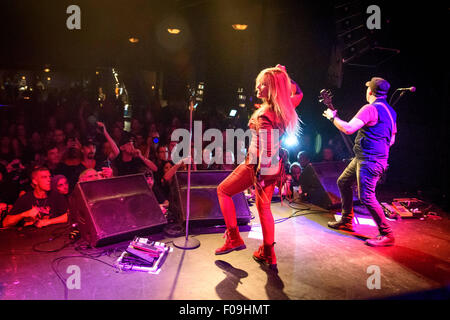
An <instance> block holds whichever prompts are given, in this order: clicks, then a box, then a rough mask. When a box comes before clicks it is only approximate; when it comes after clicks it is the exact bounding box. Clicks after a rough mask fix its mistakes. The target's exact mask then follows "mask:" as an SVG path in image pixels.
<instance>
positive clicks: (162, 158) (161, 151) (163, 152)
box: [155, 144, 169, 168]
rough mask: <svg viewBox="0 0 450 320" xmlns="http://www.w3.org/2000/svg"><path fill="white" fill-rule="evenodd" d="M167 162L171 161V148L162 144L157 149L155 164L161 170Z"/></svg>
mask: <svg viewBox="0 0 450 320" xmlns="http://www.w3.org/2000/svg"><path fill="white" fill-rule="evenodd" d="M166 161H169V148H168V147H167V146H166V145H165V144H161V145H159V146H158V147H157V149H156V160H155V164H156V166H157V167H158V168H159V167H161V165H162V164H164V163H165V162H166Z"/></svg>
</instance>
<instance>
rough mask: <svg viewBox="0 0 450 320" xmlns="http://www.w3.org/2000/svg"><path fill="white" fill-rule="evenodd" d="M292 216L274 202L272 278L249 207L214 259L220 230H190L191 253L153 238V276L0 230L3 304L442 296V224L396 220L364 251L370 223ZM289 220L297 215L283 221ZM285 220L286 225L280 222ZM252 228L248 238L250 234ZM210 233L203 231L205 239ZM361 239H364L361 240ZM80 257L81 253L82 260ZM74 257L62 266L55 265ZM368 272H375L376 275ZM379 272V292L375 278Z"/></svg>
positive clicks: (315, 214)
mask: <svg viewBox="0 0 450 320" xmlns="http://www.w3.org/2000/svg"><path fill="white" fill-rule="evenodd" d="M293 206H296V207H298V208H301V209H305V210H301V211H298V212H297V210H295V209H293V208H291V207H290V206H288V203H287V202H284V205H283V206H281V204H280V203H279V202H278V203H272V212H273V215H274V218H275V219H277V220H276V221H277V224H276V225H275V233H276V235H275V236H276V247H275V248H276V253H277V258H278V269H279V273H278V275H275V274H273V273H272V272H271V271H268V270H267V269H266V268H264V267H261V266H260V265H259V264H258V263H257V262H255V261H254V260H253V259H252V253H253V251H254V250H255V249H256V248H257V247H258V246H259V244H260V243H261V237H262V235H261V231H260V228H259V227H258V223H259V219H258V217H257V211H256V208H255V206H251V211H252V213H253V214H254V215H255V218H254V219H252V220H251V222H250V225H251V229H250V228H243V227H241V228H242V229H243V230H244V229H245V230H246V231H243V232H242V237H243V239H244V240H245V242H246V245H247V249H245V250H242V251H237V252H231V253H229V254H226V255H221V256H216V255H214V250H215V249H216V248H218V247H220V246H221V245H222V244H223V242H224V239H223V238H222V235H223V230H224V229H223V228H217V229H216V230H215V231H216V232H215V233H207V232H206V231H202V229H198V228H197V229H191V230H192V233H193V234H194V237H195V238H197V239H198V240H199V241H200V243H201V245H200V247H199V248H197V249H194V250H181V249H178V248H175V247H173V245H172V244H171V243H170V241H171V240H173V239H171V238H167V237H165V236H164V235H163V234H162V233H161V234H153V235H151V237H152V238H153V239H155V240H158V241H162V242H165V243H169V245H170V246H172V247H173V252H171V253H169V255H168V256H167V259H166V260H165V262H164V264H163V265H162V268H161V271H160V273H159V274H148V273H143V272H136V271H134V272H130V271H128V272H124V271H118V270H117V269H115V268H113V267H111V266H109V265H107V264H104V263H102V262H101V261H103V262H106V263H108V264H113V263H114V262H115V260H116V259H117V257H118V255H119V254H120V253H121V252H122V251H123V249H124V248H125V247H126V246H127V245H128V243H129V241H126V242H122V243H118V244H115V245H111V246H108V247H103V248H97V249H95V250H90V251H86V252H89V253H90V254H91V255H92V257H95V254H97V253H100V252H101V251H103V250H106V249H109V251H108V254H106V255H103V256H101V257H98V258H97V259H98V260H94V259H91V258H88V257H80V253H79V252H78V251H76V250H75V246H76V245H78V244H79V243H76V244H75V245H70V246H68V247H66V248H64V249H63V250H61V251H59V252H54V253H41V252H35V251H33V245H35V244H37V243H39V242H42V241H45V240H48V239H49V238H50V237H54V238H55V240H53V241H51V242H49V243H47V244H42V245H39V246H38V247H37V248H38V249H39V250H51V249H55V248H58V247H60V246H61V245H62V244H63V243H64V241H67V240H68V237H67V236H61V237H57V233H58V230H59V231H60V230H61V227H58V226H52V227H49V228H47V229H42V230H37V229H28V230H20V231H17V230H2V231H0V257H1V258H0V298H1V299H2V300H9V299H18V300H22V299H33V300H34V299H44V300H46V299H51V300H63V299H66V298H67V299H69V300H74V299H82V300H85V299H87V300H98V299H106V300H109V299H124V300H129V299H133V300H134V299H137V300H141V299H145V300H185V299H187V300H220V299H224V300H276V299H284V300H288V299H291V300H303V299H326V300H328V299H379V298H382V299H384V298H399V297H416V296H418V297H431V298H441V299H442V298H443V297H446V298H448V285H449V284H450V242H449V240H450V233H449V231H450V223H449V219H448V216H447V215H446V214H443V215H442V219H439V220H438V219H433V220H432V219H425V220H419V219H410V220H406V219H403V220H401V221H393V222H392V226H393V229H394V232H395V236H396V246H394V247H388V248H372V247H369V246H366V245H365V244H364V236H368V237H372V236H375V235H377V229H376V228H375V226H373V225H372V224H373V221H372V220H371V218H370V217H369V216H365V215H361V214H358V215H357V222H358V224H357V225H356V231H357V235H352V234H349V233H345V232H340V231H336V230H332V229H329V228H328V227H327V221H329V220H330V219H334V213H333V212H330V211H327V210H323V209H321V208H318V207H315V206H312V205H309V204H295V205H293ZM294 213H296V214H297V216H295V217H291V218H288V217H290V216H291V215H292V214H294ZM285 218H287V219H285ZM249 229H250V230H249ZM210 231H211V229H209V232H210ZM363 235H364V236H363ZM86 252H85V253H86ZM67 256H75V257H70V258H61V259H60V261H58V260H55V259H56V258H58V257H67ZM52 262H53V267H57V271H58V273H59V274H60V276H61V277H63V278H68V277H69V276H70V275H71V274H72V273H71V272H72V271H71V272H69V273H68V272H67V271H68V267H69V266H73V265H75V266H78V267H79V270H80V285H81V287H80V289H76V288H75V289H65V286H63V281H62V280H61V279H60V278H58V276H57V274H56V273H55V271H54V270H53V269H52ZM374 266H375V267H374ZM378 268H379V270H380V272H381V274H380V278H379V280H380V281H379V289H377V288H374V289H369V288H368V282H369V283H371V284H376V281H374V278H373V277H372V278H370V279H369V277H371V276H374V275H375V274H374V273H373V272H374V270H376V269H378Z"/></svg>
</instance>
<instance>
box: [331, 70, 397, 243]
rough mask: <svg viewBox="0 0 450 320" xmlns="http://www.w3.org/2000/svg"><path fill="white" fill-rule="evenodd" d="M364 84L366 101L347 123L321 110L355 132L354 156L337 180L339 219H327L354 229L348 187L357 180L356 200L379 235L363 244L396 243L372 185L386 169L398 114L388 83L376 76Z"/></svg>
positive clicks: (336, 226) (341, 127) (333, 225)
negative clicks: (389, 99)
mask: <svg viewBox="0 0 450 320" xmlns="http://www.w3.org/2000/svg"><path fill="white" fill-rule="evenodd" d="M366 86H367V91H366V99H367V102H368V103H369V104H366V105H364V106H363V107H362V108H361V109H360V110H359V111H358V113H357V114H356V115H355V116H354V117H353V119H352V120H350V122H346V121H344V120H342V119H339V117H338V116H337V111H336V110H331V109H330V108H328V109H327V110H325V111H324V113H323V116H324V117H326V118H327V119H329V120H330V121H331V122H332V123H333V124H334V125H335V126H336V128H338V129H339V130H340V131H341V132H343V133H345V134H347V135H350V134H353V133H354V132H356V131H358V133H357V136H356V139H355V145H354V147H353V151H354V153H355V157H354V158H353V159H352V161H351V162H350V164H349V165H348V166H347V168H346V169H345V170H344V172H343V173H342V174H341V176H340V177H339V179H338V181H337V184H338V187H339V191H340V193H341V200H342V219H341V220H340V221H338V222H335V221H333V222H331V221H330V222H328V226H329V227H330V228H333V229H340V230H348V231H354V230H353V226H352V220H353V215H354V213H353V195H352V189H351V187H352V185H353V184H354V183H355V182H356V183H357V186H358V196H359V199H360V200H361V202H362V203H363V204H364V205H365V206H366V207H367V209H368V210H369V212H370V213H371V215H372V217H373V219H374V220H375V222H376V223H377V225H378V229H379V232H380V235H379V236H378V237H376V238H374V239H368V240H367V241H366V244H367V245H369V246H374V247H384V246H392V245H393V244H394V242H395V240H394V236H393V232H392V229H391V227H390V226H389V223H388V221H387V219H386V217H385V216H384V212H383V209H382V207H381V205H380V203H379V202H378V200H377V199H376V197H375V187H376V185H377V181H378V180H379V179H380V177H381V175H382V174H383V172H384V171H385V170H386V168H387V163H388V157H389V148H390V146H392V145H393V144H394V141H395V134H396V132H397V127H396V124H395V121H396V117H397V115H396V113H395V111H394V110H393V109H392V108H391V106H389V104H388V103H387V102H386V97H387V93H388V91H389V88H390V84H389V82H387V81H386V80H384V79H382V78H377V77H375V78H372V79H371V80H370V81H368V82H367V83H366Z"/></svg>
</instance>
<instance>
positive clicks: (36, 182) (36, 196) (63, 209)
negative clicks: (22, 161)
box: [3, 167, 68, 228]
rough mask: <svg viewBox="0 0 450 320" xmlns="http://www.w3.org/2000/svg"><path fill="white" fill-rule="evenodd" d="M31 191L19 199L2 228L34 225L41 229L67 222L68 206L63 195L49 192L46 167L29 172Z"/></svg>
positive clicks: (48, 176)
mask: <svg viewBox="0 0 450 320" xmlns="http://www.w3.org/2000/svg"><path fill="white" fill-rule="evenodd" d="M31 181H32V187H33V190H32V191H29V192H27V193H26V194H24V195H23V196H21V197H19V198H18V199H17V201H16V202H15V203H14V205H13V207H12V209H11V210H10V211H9V212H8V214H7V215H6V217H5V219H4V220H3V227H5V228H10V227H14V226H29V225H34V226H35V227H37V228H42V227H45V226H48V225H52V224H58V223H66V222H67V221H68V204H67V200H66V198H65V197H64V196H63V195H60V194H59V193H57V192H52V191H51V174H50V171H49V170H48V168H46V167H35V168H33V170H32V172H31Z"/></svg>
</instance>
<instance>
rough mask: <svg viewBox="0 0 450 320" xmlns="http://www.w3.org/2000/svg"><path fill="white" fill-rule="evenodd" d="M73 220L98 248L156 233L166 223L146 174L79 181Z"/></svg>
mask: <svg viewBox="0 0 450 320" xmlns="http://www.w3.org/2000/svg"><path fill="white" fill-rule="evenodd" d="M69 208H70V211H69V212H70V222H71V223H76V224H77V225H78V228H79V230H80V233H81V237H82V238H83V239H85V240H86V241H87V242H88V243H89V244H90V245H91V246H93V247H97V246H102V245H106V244H110V243H114V242H120V241H123V240H128V239H132V238H133V237H134V236H135V235H144V234H148V233H150V232H154V231H156V230H158V229H159V227H161V226H163V225H164V224H167V220H166V217H165V216H164V214H163V213H162V212H161V208H160V207H159V204H158V201H157V200H156V197H155V195H154V194H153V191H152V190H151V189H150V188H149V186H148V184H147V181H146V179H145V177H144V175H143V174H137V175H128V176H121V177H114V178H110V179H101V180H94V181H86V182H79V183H77V185H76V186H75V190H74V191H73V193H72V195H71V197H70V201H69Z"/></svg>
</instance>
